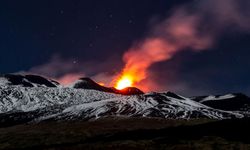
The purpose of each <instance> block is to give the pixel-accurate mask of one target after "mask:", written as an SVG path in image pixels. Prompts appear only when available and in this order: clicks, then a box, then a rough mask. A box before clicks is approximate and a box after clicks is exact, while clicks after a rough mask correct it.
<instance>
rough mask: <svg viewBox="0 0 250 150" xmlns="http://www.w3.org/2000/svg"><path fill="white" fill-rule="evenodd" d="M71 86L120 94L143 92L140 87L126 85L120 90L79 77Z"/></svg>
mask: <svg viewBox="0 0 250 150" xmlns="http://www.w3.org/2000/svg"><path fill="white" fill-rule="evenodd" d="M72 87H73V88H76V89H92V90H98V91H103V92H109V93H115V94H122V95H139V94H144V93H143V92H142V91H141V90H140V89H138V88H135V87H127V88H125V89H122V90H117V89H115V88H113V87H105V86H101V85H99V84H98V83H96V82H94V81H93V80H91V79H90V78H80V79H79V80H78V81H76V83H75V84H73V85H72Z"/></svg>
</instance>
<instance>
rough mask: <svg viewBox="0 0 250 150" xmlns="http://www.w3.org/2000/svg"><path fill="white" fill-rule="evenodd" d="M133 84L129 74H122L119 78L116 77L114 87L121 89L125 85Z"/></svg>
mask: <svg viewBox="0 0 250 150" xmlns="http://www.w3.org/2000/svg"><path fill="white" fill-rule="evenodd" d="M131 86H133V78H132V77H131V76H129V75H123V76H122V77H121V78H120V79H118V81H117V83H116V85H115V88H116V89H118V90H122V89H124V88H126V87H131Z"/></svg>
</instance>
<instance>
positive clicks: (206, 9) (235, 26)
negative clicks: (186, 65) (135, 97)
mask: <svg viewBox="0 0 250 150" xmlns="http://www.w3.org/2000/svg"><path fill="white" fill-rule="evenodd" d="M249 8H250V2H248V1H246V0H199V1H192V3H189V4H185V5H182V6H180V7H178V8H175V9H173V11H172V14H171V15H169V16H167V17H166V18H165V19H163V20H161V21H159V22H158V23H155V24H154V25H153V26H152V27H151V29H150V30H149V32H148V36H147V37H145V38H143V39H142V40H140V41H139V42H136V43H135V44H134V45H133V46H132V47H131V48H130V49H129V50H128V51H127V52H125V54H124V56H123V62H124V63H125V66H124V68H123V70H122V72H130V73H131V74H132V75H133V76H135V77H136V79H135V82H136V85H135V86H138V87H139V88H141V89H142V90H144V91H159V90H173V91H182V92H183V93H195V92H193V91H194V90H195V91H196V92H197V91H199V90H200V89H199V88H193V87H192V86H190V85H189V83H188V81H186V82H185V81H182V80H179V79H178V78H177V77H176V78H169V80H168V81H169V83H165V84H164V85H162V83H159V82H157V81H161V80H159V78H168V76H164V77H162V76H157V73H155V72H154V71H151V70H150V68H151V67H152V66H153V65H154V64H156V63H160V62H165V61H170V60H171V59H172V58H173V57H174V56H176V55H178V54H179V53H180V52H182V51H187V50H189V51H194V52H200V51H205V50H208V49H210V48H211V47H213V46H214V45H215V44H216V41H217V40H218V39H219V38H220V37H221V36H222V35H223V34H224V33H227V34H228V33H234V32H249V31H250V12H249V10H248V9H249ZM74 62H75V60H74V59H63V58H61V57H59V56H54V57H53V58H52V59H51V60H50V61H49V62H48V63H46V64H43V65H40V66H36V67H34V68H31V69H30V70H29V71H28V72H30V73H35V74H41V75H44V76H48V77H51V78H54V79H56V80H59V82H61V83H63V84H68V83H71V82H73V81H74V80H76V79H78V78H79V77H82V76H88V77H92V78H93V79H94V80H96V81H97V82H103V83H105V85H108V86H112V84H113V83H112V81H114V79H115V78H116V77H117V71H119V70H120V68H121V66H120V63H119V62H121V61H120V60H119V59H117V58H116V59H114V60H112V58H111V59H110V58H108V59H107V61H103V62H102V63H100V61H99V62H98V61H92V62H89V61H88V62H86V61H84V60H77V61H76V63H74ZM117 64H118V65H117ZM180 65H181V64H180ZM111 68H112V69H111ZM113 68H115V69H113ZM107 71H108V72H107ZM122 72H121V74H122ZM166 72H167V73H169V74H172V76H178V75H176V74H177V73H178V67H177V68H175V69H173V68H171V69H170V70H166ZM170 72H171V73H170ZM171 79H172V81H170V80H171ZM201 92H202V91H201ZM206 92H207V91H206Z"/></svg>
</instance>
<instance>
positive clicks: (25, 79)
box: [2, 74, 58, 87]
mask: <svg viewBox="0 0 250 150" xmlns="http://www.w3.org/2000/svg"><path fill="white" fill-rule="evenodd" d="M2 77H4V78H6V79H7V80H8V81H9V82H10V85H22V86H24V87H34V85H37V86H46V87H57V85H58V83H57V82H56V81H52V80H50V81H49V80H47V79H46V78H44V77H41V76H37V75H16V74H6V75H3V76H2Z"/></svg>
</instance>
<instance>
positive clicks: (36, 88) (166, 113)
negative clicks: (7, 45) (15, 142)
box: [0, 76, 250, 126]
mask: <svg viewBox="0 0 250 150" xmlns="http://www.w3.org/2000/svg"><path fill="white" fill-rule="evenodd" d="M11 77H13V76H11ZM28 77H30V76H28ZM32 77H33V76H32ZM19 78H22V79H23V80H24V79H25V80H24V81H25V82H27V81H28V83H30V84H31V85H33V86H25V85H23V80H18V81H20V84H12V83H11V81H12V80H9V79H8V78H7V77H6V78H5V79H4V77H0V82H2V83H0V122H1V125H2V126H5V125H6V126H8V125H11V124H19V123H28V122H42V121H49V120H56V121H70V120H90V119H98V118H103V117H104V118H105V117H114V116H117V117H119V116H123V117H149V118H150V117H157V118H166V119H196V118H210V119H219V120H221V119H232V118H244V117H249V116H250V111H249V109H248V107H249V105H248V104H250V103H249V102H250V100H249V97H247V96H246V95H245V96H244V95H243V94H241V95H239V94H238V95H237V94H236V95H234V94H228V95H221V96H203V97H192V98H188V97H184V96H181V95H178V94H175V93H173V92H161V93H157V92H151V93H141V91H139V92H138V91H137V88H131V87H130V88H127V89H124V91H125V92H130V91H129V90H131V89H132V90H133V91H132V92H134V91H135V93H125V94H124V93H121V91H122V90H121V91H118V92H117V91H116V90H114V91H113V89H112V88H108V87H103V86H101V85H99V84H97V83H95V82H94V81H93V80H91V79H90V78H81V79H80V80H78V81H77V82H75V84H72V85H71V86H70V87H61V86H59V84H55V83H56V82H55V83H54V81H52V80H50V79H46V78H43V79H41V78H40V77H37V76H35V77H33V79H34V78H35V79H39V82H38V81H34V80H32V82H31V80H30V78H28V79H27V76H21V77H20V76H18V79H19ZM44 79H45V80H44ZM41 81H43V82H41ZM47 81H48V82H51V83H54V84H55V85H57V86H56V87H50V86H48V85H51V84H48V83H47ZM6 83H7V84H6ZM44 83H47V84H44ZM36 84H38V85H36ZM239 96H240V98H245V99H241V101H239V100H238V99H239ZM221 102H225V103H227V105H226V106H225V107H223V105H221V104H220V103H221ZM236 104H237V105H236ZM229 106H237V108H236V107H235V108H234V109H232V108H231V109H229V108H230V107H229ZM245 106H246V107H245Z"/></svg>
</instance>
